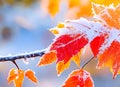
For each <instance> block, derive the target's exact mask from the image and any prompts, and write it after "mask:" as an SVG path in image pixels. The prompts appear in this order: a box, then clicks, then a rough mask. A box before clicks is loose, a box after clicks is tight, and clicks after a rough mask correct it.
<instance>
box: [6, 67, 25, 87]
mask: <svg viewBox="0 0 120 87" xmlns="http://www.w3.org/2000/svg"><path fill="white" fill-rule="evenodd" d="M7 80H8V82H11V81H14V85H15V87H22V83H23V80H24V71H23V70H18V69H14V68H13V69H11V70H10V72H9V75H8V78H7Z"/></svg>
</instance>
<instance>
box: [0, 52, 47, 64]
mask: <svg viewBox="0 0 120 87" xmlns="http://www.w3.org/2000/svg"><path fill="white" fill-rule="evenodd" d="M43 54H45V51H39V52H32V53H27V54H21V55H15V56H9V57H8V56H6V57H0V62H5V61H15V60H17V59H26V58H33V57H41V56H42V55H43Z"/></svg>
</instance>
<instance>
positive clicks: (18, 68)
mask: <svg viewBox="0 0 120 87" xmlns="http://www.w3.org/2000/svg"><path fill="white" fill-rule="evenodd" d="M12 62H13V63H14V64H15V66H16V67H17V69H19V66H18V65H17V63H16V62H15V60H13V61H12Z"/></svg>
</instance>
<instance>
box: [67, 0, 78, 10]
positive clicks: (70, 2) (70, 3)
mask: <svg viewBox="0 0 120 87" xmlns="http://www.w3.org/2000/svg"><path fill="white" fill-rule="evenodd" d="M76 6H80V0H68V7H69V8H73V7H76Z"/></svg>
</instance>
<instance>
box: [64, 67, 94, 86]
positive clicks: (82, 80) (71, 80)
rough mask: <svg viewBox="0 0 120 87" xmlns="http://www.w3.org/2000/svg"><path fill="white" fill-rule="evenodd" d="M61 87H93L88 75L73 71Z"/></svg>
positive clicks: (80, 71) (82, 71)
mask: <svg viewBox="0 0 120 87" xmlns="http://www.w3.org/2000/svg"><path fill="white" fill-rule="evenodd" d="M62 87H94V83H93V80H92V78H91V76H90V74H89V73H88V72H87V71H85V70H82V69H81V70H74V71H73V72H72V73H71V74H70V75H69V77H68V78H67V80H66V81H65V82H64V84H63V85H62Z"/></svg>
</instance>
